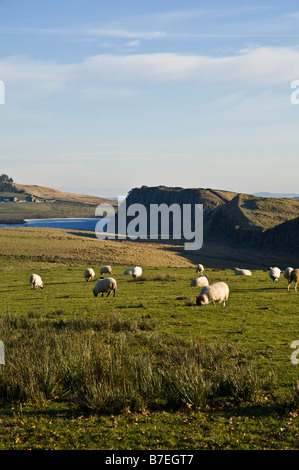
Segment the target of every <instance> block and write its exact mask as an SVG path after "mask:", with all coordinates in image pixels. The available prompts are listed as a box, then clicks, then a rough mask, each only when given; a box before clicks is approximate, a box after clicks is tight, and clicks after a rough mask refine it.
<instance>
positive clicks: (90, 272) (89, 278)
mask: <svg viewBox="0 0 299 470" xmlns="http://www.w3.org/2000/svg"><path fill="white" fill-rule="evenodd" d="M84 277H85V280H86V282H88V281H92V280H93V278H94V277H95V272H94V270H93V269H92V268H86V269H85V271H84Z"/></svg>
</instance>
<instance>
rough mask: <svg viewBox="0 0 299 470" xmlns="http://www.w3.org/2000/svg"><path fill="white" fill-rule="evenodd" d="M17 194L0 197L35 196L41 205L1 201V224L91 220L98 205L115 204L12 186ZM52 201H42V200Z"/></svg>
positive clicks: (47, 190) (26, 186) (53, 190)
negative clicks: (71, 218) (43, 220)
mask: <svg viewBox="0 0 299 470" xmlns="http://www.w3.org/2000/svg"><path fill="white" fill-rule="evenodd" d="M13 186H14V187H15V189H16V190H17V191H20V192H18V193H9V192H7V191H6V192H5V193H1V194H0V195H1V196H3V197H9V196H15V197H18V198H19V199H25V198H26V196H30V195H32V196H35V197H36V198H37V199H39V200H41V201H43V202H41V203H40V202H38V203H36V202H26V203H24V202H23V203H15V202H3V203H0V221H1V222H2V223H10V222H19V221H22V220H24V219H43V218H45V219H47V218H64V217H94V216H95V209H96V207H97V206H98V205H99V204H104V203H108V204H112V205H113V206H114V205H116V203H115V201H111V200H110V199H105V198H101V197H94V196H87V195H82V194H72V193H66V192H62V191H58V190H56V189H53V188H47V187H44V186H37V185H23V184H16V183H13ZM49 200H50V201H52V202H44V201H49Z"/></svg>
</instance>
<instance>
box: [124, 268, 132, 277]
mask: <svg viewBox="0 0 299 470" xmlns="http://www.w3.org/2000/svg"><path fill="white" fill-rule="evenodd" d="M132 272H133V269H125V271H124V275H125V276H126V275H127V274H132Z"/></svg>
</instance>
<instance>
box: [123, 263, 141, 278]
mask: <svg viewBox="0 0 299 470" xmlns="http://www.w3.org/2000/svg"><path fill="white" fill-rule="evenodd" d="M124 274H125V275H126V274H131V275H132V276H133V277H134V279H135V278H136V277H140V276H141V275H142V269H141V268H140V267H139V266H135V268H131V269H126V270H125V271H124Z"/></svg>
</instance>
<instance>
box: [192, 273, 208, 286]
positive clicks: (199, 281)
mask: <svg viewBox="0 0 299 470" xmlns="http://www.w3.org/2000/svg"><path fill="white" fill-rule="evenodd" d="M208 284H209V281H208V279H207V277H206V276H204V275H203V274H201V276H199V277H196V278H195V279H192V280H191V282H190V287H204V286H207V285H208Z"/></svg>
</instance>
